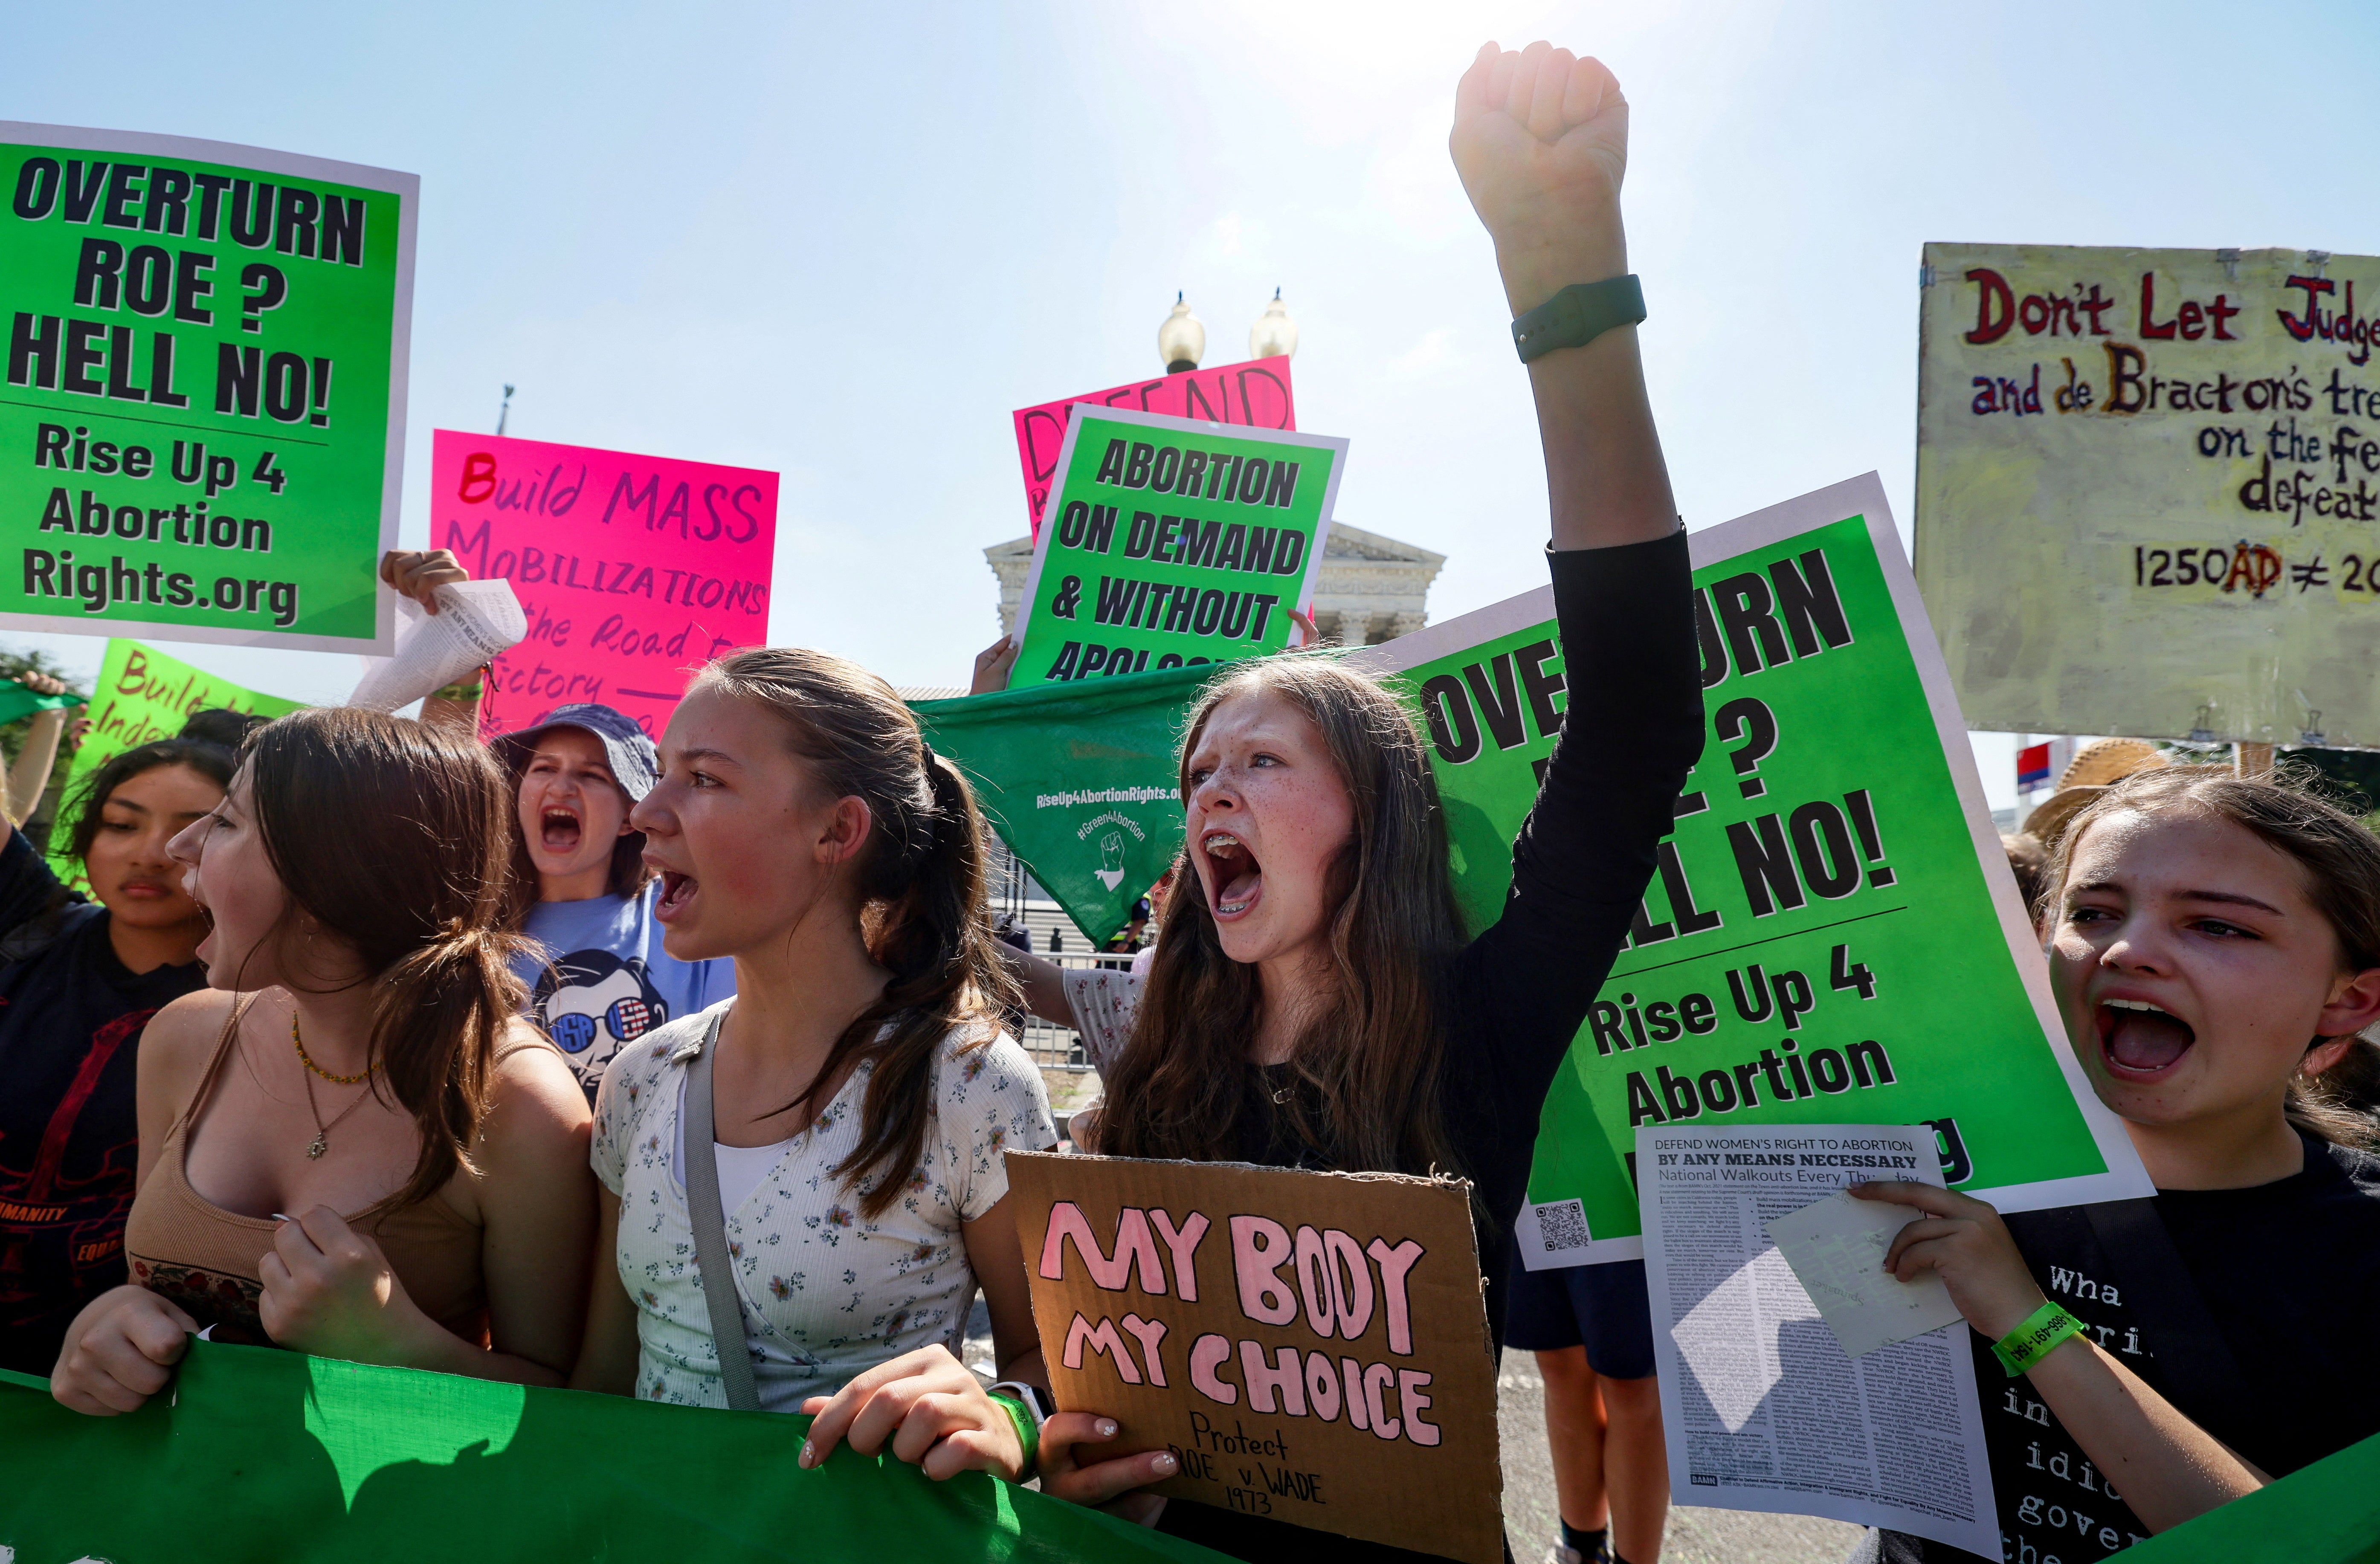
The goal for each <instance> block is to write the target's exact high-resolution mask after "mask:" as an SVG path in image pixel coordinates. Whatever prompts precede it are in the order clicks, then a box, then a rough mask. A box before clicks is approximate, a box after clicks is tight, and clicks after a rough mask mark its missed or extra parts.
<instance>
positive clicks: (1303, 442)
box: [1009, 402, 1347, 689]
mask: <svg viewBox="0 0 2380 1564" xmlns="http://www.w3.org/2000/svg"><path fill="white" fill-rule="evenodd" d="M1068 414H1069V418H1070V420H1071V421H1070V422H1069V423H1068V424H1067V427H1066V443H1065V446H1064V448H1063V449H1062V451H1061V452H1060V453H1059V456H1058V468H1057V471H1058V488H1057V490H1056V491H1055V492H1054V493H1052V494H1051V496H1050V504H1049V507H1048V509H1047V510H1046V511H1045V512H1044V513H1043V514H1044V515H1045V516H1046V517H1047V518H1048V523H1049V524H1048V525H1046V526H1044V527H1042V528H1041V529H1040V531H1039V533H1038V536H1037V537H1036V539H1035V541H1034V546H1033V564H1032V568H1031V570H1030V571H1029V572H1028V573H1027V574H1026V578H1025V596H1024V600H1023V602H1022V604H1021V605H1020V606H1019V608H1018V609H1017V616H1016V631H1015V634H1016V636H1017V637H1018V639H1017V646H1018V651H1017V656H1016V664H1015V668H1014V672H1013V673H1010V674H1009V686H1010V687H1011V688H1012V689H1015V688H1022V687H1024V686H1026V685H1039V684H1046V683H1050V682H1052V681H1056V682H1061V683H1063V682H1067V681H1072V680H1077V679H1088V678H1092V677H1095V676H1098V675H1101V674H1116V673H1152V672H1156V671H1159V670H1162V669H1168V668H1180V667H1184V666H1185V665H1192V664H1198V663H1207V662H1225V661H1231V660H1232V659H1233V658H1238V657H1248V656H1253V655H1257V654H1259V653H1263V652H1268V651H1279V650H1280V649H1281V648H1283V647H1285V646H1287V645H1288V644H1289V637H1290V631H1291V621H1290V617H1289V615H1290V611H1292V610H1293V609H1294V610H1299V611H1303V610H1304V609H1305V606H1306V605H1307V604H1308V603H1310V602H1311V601H1312V600H1313V598H1314V583H1315V582H1316V580H1317V579H1318V578H1319V576H1320V575H1321V570H1322V546H1323V542H1324V540H1325V539H1326V538H1327V537H1328V536H1329V534H1330V512H1331V507H1332V505H1333V503H1335V502H1336V500H1337V498H1338V493H1339V476H1340V473H1341V471H1342V469H1343V468H1344V467H1345V466H1346V461H1347V443H1346V442H1345V441H1344V440H1336V439H1331V438H1330V437H1328V436H1324V435H1317V434H1296V433H1293V432H1291V431H1289V430H1250V429H1248V428H1246V427H1245V425H1240V424H1228V425H1227V424H1220V423H1208V422H1206V421H1204V420H1201V419H1196V418H1162V417H1160V416H1159V415H1157V414H1154V413H1132V412H1124V411H1122V410H1120V409H1117V408H1111V407H1094V406H1090V405H1088V404H1086V403H1079V402H1078V403H1076V404H1075V405H1074V406H1072V407H1071V408H1069V409H1068Z"/></svg>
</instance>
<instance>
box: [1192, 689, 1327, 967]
mask: <svg viewBox="0 0 2380 1564" xmlns="http://www.w3.org/2000/svg"><path fill="white" fill-rule="evenodd" d="M1187 773H1188V780H1189V782H1190V796H1189V800H1188V806H1187V810H1186V813H1187V817H1188V819H1187V824H1188V830H1189V838H1188V840H1189V844H1190V854H1189V857H1190V864H1191V867H1192V868H1193V869H1194V870H1195V871H1196V874H1197V876H1198V883H1199V887H1200V889H1201V890H1202V891H1205V893H1206V897H1207V909H1208V912H1209V913H1211V914H1212V915H1214V919H1215V929H1216V933H1217V935H1218V937H1219V938H1220V940H1221V942H1222V946H1223V952H1224V953H1225V954H1226V955H1228V956H1230V957H1231V958H1232V959H1233V961H1237V962H1250V963H1254V962H1264V961H1272V960H1278V959H1281V958H1284V957H1296V956H1304V955H1306V954H1309V953H1311V952H1314V951H1316V950H1318V948H1319V946H1320V945H1321V943H1322V941H1323V940H1324V938H1325V934H1326V930H1327V929H1328V927H1329V924H1330V916H1331V915H1332V914H1333V913H1334V912H1335V911H1336V910H1337V909H1336V908H1335V907H1334V906H1332V905H1331V904H1330V901H1329V895H1330V864H1331V861H1332V860H1333V859H1334V858H1335V857H1336V856H1337V855H1338V853H1339V850H1340V849H1341V848H1342V847H1343V846H1344V845H1345V844H1346V843H1347V841H1348V839H1349V837H1350V836H1352V835H1353V834H1354V827H1355V808H1354V801H1353V800H1352V799H1351V798H1349V796H1348V794H1347V784H1346V782H1345V780H1344V779H1342V777H1341V776H1340V774H1339V768H1338V766H1337V764H1336V763H1335V762H1333V761H1332V759H1331V758H1330V751H1329V749H1328V748H1327V747H1326V746H1324V744H1323V740H1322V734H1321V732H1320V730H1318V728H1316V726H1315V725H1314V721H1313V719H1312V718H1310V717H1308V716H1307V715H1306V714H1305V712H1304V711H1303V710H1301V709H1299V708H1298V707H1297V705H1296V704H1295V703H1294V702H1293V701H1290V700H1288V699H1286V698H1284V697H1281V696H1280V695H1277V694H1274V693H1272V692H1270V691H1266V690H1256V691H1250V692H1247V693H1245V694H1242V695H1236V696H1233V697H1231V698H1229V699H1227V700H1225V701H1224V702H1223V703H1222V704H1221V705H1220V706H1218V707H1216V708H1215V709H1214V710H1213V712H1211V713H1210V714H1209V715H1208V719H1207V723H1206V726H1205V727H1204V728H1203V729H1201V730H1200V732H1199V734H1198V742H1197V744H1196V746H1195V747H1194V748H1193V749H1192V751H1191V754H1190V761H1189V766H1188V768H1187Z"/></svg>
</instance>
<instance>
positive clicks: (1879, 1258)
mask: <svg viewBox="0 0 2380 1564" xmlns="http://www.w3.org/2000/svg"><path fill="white" fill-rule="evenodd" d="M1926 1182H1929V1183H1930V1182H1933V1181H1932V1180H1930V1179H1929V1180H1927V1181H1926ZM1924 1214H1925V1213H1923V1212H1921V1211H1919V1210H1918V1209H1917V1208H1916V1207H1914V1206H1888V1205H1885V1204H1884V1203H1883V1202H1881V1201H1876V1200H1855V1199H1853V1198H1852V1196H1850V1195H1848V1194H1841V1193H1837V1194H1830V1195H1828V1196H1827V1197H1826V1198H1825V1199H1824V1200H1821V1201H1819V1202H1818V1203H1817V1204H1815V1205H1814V1206H1803V1207H1802V1209H1800V1210H1799V1211H1796V1212H1794V1213H1793V1214H1792V1215H1791V1216H1788V1217H1779V1218H1777V1219H1776V1220H1775V1221H1773V1222H1770V1223H1769V1224H1768V1236H1769V1237H1770V1238H1771V1239H1773V1240H1774V1241H1775V1242H1776V1244H1777V1251H1778V1253H1779V1254H1780V1255H1784V1256H1785V1263H1786V1264H1787V1265H1789V1266H1791V1267H1793V1275H1794V1277H1795V1279H1797V1280H1799V1281H1800V1282H1801V1283H1802V1290H1803V1291H1804V1292H1807V1293H1808V1294H1809V1295H1810V1302H1811V1303H1815V1304H1816V1305H1817V1306H1818V1315H1819V1317H1821V1318H1822V1319H1824V1320H1825V1321H1826V1322H1827V1328H1828V1329H1829V1330H1831V1331H1833V1332H1834V1333H1835V1340H1838V1341H1840V1342H1841V1343H1842V1347H1843V1354H1844V1356H1846V1357H1853V1358H1856V1357H1860V1356H1862V1355H1864V1354H1865V1353H1868V1352H1875V1351H1876V1349H1877V1348H1878V1347H1889V1346H1891V1345H1892V1344H1893V1343H1894V1342H1896V1341H1906V1340H1909V1339H1910V1338H1912V1337H1913V1336H1923V1335H1925V1333H1926V1332H1927V1331H1929V1330H1939V1329H1940V1328H1942V1327H1944V1326H1946V1325H1955V1324H1957V1323H1958V1320H1959V1317H1960V1315H1959V1306H1958V1305H1957V1304H1956V1303H1952V1302H1950V1290H1949V1288H1947V1287H1945V1286H1943V1285H1942V1279H1941V1278H1940V1277H1938V1276H1936V1275H1935V1274H1934V1273H1933V1272H1932V1271H1927V1272H1925V1274H1924V1275H1922V1276H1920V1277H1919V1278H1918V1279H1916V1280H1915V1281H1902V1280H1901V1279H1900V1278H1898V1277H1896V1276H1894V1275H1893V1274H1892V1273H1891V1272H1889V1271H1888V1270H1886V1269H1885V1268H1884V1255H1885V1251H1887V1250H1888V1249H1890V1248H1891V1247H1892V1239H1893V1235H1894V1234H1896V1233H1898V1232H1899V1231H1900V1230H1901V1229H1902V1228H1904V1227H1906V1226H1908V1225H1909V1224H1910V1223H1911V1222H1913V1221H1916V1220H1917V1219H1918V1218H1920V1217H1922V1216H1923V1215H1924Z"/></svg>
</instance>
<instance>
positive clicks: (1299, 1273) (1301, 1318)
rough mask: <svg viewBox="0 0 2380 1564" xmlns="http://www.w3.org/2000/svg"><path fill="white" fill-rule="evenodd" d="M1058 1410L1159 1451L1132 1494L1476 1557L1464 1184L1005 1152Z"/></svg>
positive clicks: (1489, 1508)
mask: <svg viewBox="0 0 2380 1564" xmlns="http://www.w3.org/2000/svg"><path fill="white" fill-rule="evenodd" d="M1008 1176H1009V1184H1010V1188H1011V1189H1012V1190H1014V1192H1015V1194H1016V1224H1017V1231H1018V1234H1019V1236H1020V1238H1021V1239H1022V1241H1023V1244H1024V1250H1025V1259H1026V1265H1027V1267H1030V1269H1031V1272H1032V1286H1033V1317H1034V1321H1035V1323H1036V1324H1037V1325H1038V1327H1039V1328H1040V1334H1041V1355H1042V1358H1043V1360H1044V1362H1045V1363H1046V1364H1048V1366H1049V1370H1050V1388H1051V1390H1052V1391H1053V1392H1054V1393H1055V1395H1056V1396H1057V1399H1058V1404H1059V1406H1060V1407H1062V1408H1063V1409H1064V1410H1066V1411H1069V1412H1099V1413H1100V1414H1102V1415H1104V1416H1108V1417H1112V1418H1114V1419H1115V1420H1116V1423H1117V1425H1119V1427H1118V1433H1117V1436H1116V1438H1115V1440H1114V1442H1113V1443H1112V1444H1111V1445H1103V1446H1101V1447H1100V1451H1101V1456H1102V1458H1103V1459H1104V1458H1105V1457H1107V1456H1110V1455H1129V1454H1133V1453H1135V1452H1137V1451H1141V1450H1148V1449H1160V1448H1162V1449H1172V1451H1173V1452H1174V1455H1175V1456H1176V1458H1177V1459H1179V1460H1180V1461H1181V1462H1182V1466H1181V1471H1180V1473H1179V1474H1177V1475H1176V1476H1174V1477H1172V1478H1170V1479H1168V1480H1167V1481H1165V1482H1163V1483H1160V1484H1158V1485H1156V1486H1155V1489H1154V1491H1155V1492H1158V1493H1161V1494H1165V1495H1168V1496H1170V1497H1174V1498H1177V1499H1194V1500H1196V1501H1197V1502H1198V1503H1200V1504H1211V1505H1215V1506H1217V1507H1218V1508H1220V1509H1233V1510H1238V1511H1240V1512H1242V1513H1244V1514H1251V1515H1263V1516H1268V1517H1269V1518H1271V1519H1272V1520H1275V1521H1284V1522H1289V1523H1291V1524H1292V1525H1298V1526H1310V1527H1313V1528H1315V1529H1317V1530H1319V1531H1326V1532H1337V1533H1340V1534H1342V1535H1346V1536H1351V1537H1361V1538H1364V1539H1366V1540H1367V1541H1371V1542H1380V1543H1393V1544H1395V1545H1396V1546H1400V1547H1409V1548H1415V1549H1418V1550H1419V1551H1421V1552H1423V1553H1437V1554H1444V1555H1446V1556H1447V1557H1449V1558H1463V1559H1471V1560H1475V1561H1477V1564H1494V1561H1495V1560H1497V1559H1498V1558H1501V1557H1502V1551H1503V1534H1504V1527H1503V1514H1502V1508H1501V1505H1502V1500H1501V1495H1502V1491H1503V1478H1502V1475H1501V1473H1500V1469H1499V1468H1498V1466H1497V1461H1496V1378H1495V1369H1494V1365H1493V1364H1492V1362H1491V1361H1490V1359H1489V1357H1488V1317H1487V1313H1486V1310H1485V1307H1484V1305H1483V1304H1482V1303H1481V1302H1480V1282H1479V1257H1478V1249H1477V1245H1476V1243H1475V1240H1474V1238H1473V1235H1472V1231H1471V1206H1470V1194H1469V1186H1468V1185H1466V1184H1462V1183H1454V1182H1446V1183H1438V1182H1431V1181H1430V1180H1427V1179H1415V1178H1403V1177H1400V1176H1397V1175H1393V1174H1386V1173H1362V1174H1348V1173H1311V1172H1302V1171H1296V1170H1288V1169H1280V1168H1257V1167H1250V1166H1248V1165H1246V1164H1245V1163H1236V1162H1214V1163H1199V1162H1145V1161H1136V1160H1133V1159H1129V1158H1106V1157H1081V1156H1064V1155H1060V1154H1056V1153H1049V1152H1010V1153H1009V1154H1008Z"/></svg>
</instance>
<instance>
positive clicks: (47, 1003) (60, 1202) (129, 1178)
mask: <svg viewBox="0 0 2380 1564" xmlns="http://www.w3.org/2000/svg"><path fill="white" fill-rule="evenodd" d="M0 830H6V826H5V823H0ZM205 986H206V973H205V972H204V970H203V969H201V968H200V965H199V964H198V963H196V962H189V963H186V964H183V965H180V966H160V967H157V968H155V969H153V970H152V971H149V972H142V973H135V972H133V971H131V970H129V969H128V968H127V967H126V966H125V964H123V963H122V962H120V961H118V960H117V959H116V957H115V945H114V944H113V943H112V942H111V941H110V940H109V938H108V914H107V909H106V908H105V907H103V906H99V905H97V904H96V903H90V902H86V901H84V900H83V899H82V898H81V897H79V896H76V895H74V894H72V893H71V892H69V891H67V890H66V889H65V888H64V887H62V886H60V885H59V884H58V881H57V877H56V876H55V875H53V874H52V873H51V872H50V867H49V866H48V865H47V864H45V863H43V862H42V855H40V854H39V853H37V852H35V851H34V850H33V844H32V843H30V842H28V841H26V840H25V837H24V833H23V832H21V831H18V830H8V831H7V838H6V843H0V1368H11V1369H15V1370H17V1371H18V1373H20V1374H37V1375H46V1374H48V1373H49V1372H50V1370H51V1369H52V1368H53V1367H55V1366H56V1364H57V1357H58V1343H59V1342H60V1341H61V1340H63V1339H64V1338H65V1335H66V1329H67V1326H69V1325H71V1324H73V1323H74V1317H75V1315H77V1314H79V1313H80V1312H81V1310H82V1306H83V1305H84V1304H85V1303H89V1302H91V1299H93V1298H95V1297H97V1296H98V1295H99V1294H100V1293H102V1292H104V1291H107V1290H108V1289H109V1288H111V1287H116V1286H120V1285H121V1284H122V1283H123V1281H124V1279H125V1268H124V1218H125V1215H126V1213H127V1212H128V1211H129V1210H130V1209H131V1208H132V1195H133V1192H134V1179H135V1175H136V1173H137V1170H138V1169H139V1165H140V1118H139V1115H138V1113H137V1111H136V1104H135V1101H134V1061H135V1059H136V1056H137V1053H138V1050H139V1046H140V1030H141V1028H142V1027H144V1026H146V1025H147V1024H149V1018H150V1017H151V1016H152V1015H154V1014H155V1013H156V1012H157V1010H158V1008H159V1007H160V1006H162V1005H164V1004H165V1003H167V1002H168V1001H170V1000H176V999H178V998H180V997H181V996H182V995H184V994H187V993H190V992H192V991H193V990H195V989H198V988H204V987H205Z"/></svg>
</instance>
